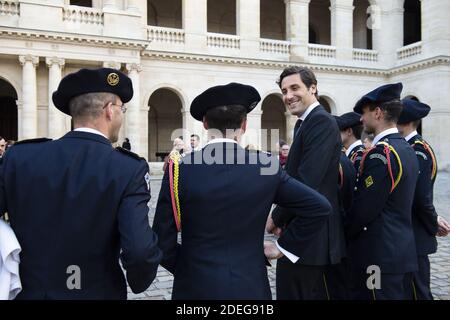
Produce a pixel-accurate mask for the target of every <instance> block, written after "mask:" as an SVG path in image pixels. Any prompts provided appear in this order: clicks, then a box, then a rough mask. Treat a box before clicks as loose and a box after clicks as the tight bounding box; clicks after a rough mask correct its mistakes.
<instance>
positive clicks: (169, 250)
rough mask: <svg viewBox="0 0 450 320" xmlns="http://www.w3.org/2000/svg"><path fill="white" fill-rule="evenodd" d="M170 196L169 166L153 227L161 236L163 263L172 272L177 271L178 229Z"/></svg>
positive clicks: (160, 245)
mask: <svg viewBox="0 0 450 320" xmlns="http://www.w3.org/2000/svg"><path fill="white" fill-rule="evenodd" d="M174 219H175V218H174V216H173V209H172V200H171V197H170V185H169V168H167V169H166V171H165V173H164V177H163V180H162V183H161V191H160V193H159V198H158V203H157V205H156V213H155V219H154V221H153V229H154V230H155V232H156V233H157V234H158V237H159V247H160V248H161V250H162V251H163V258H162V262H161V265H162V266H163V267H164V268H165V269H167V271H169V272H171V273H172V274H173V273H174V272H175V266H176V257H177V250H178V247H179V245H178V242H177V237H178V231H177V226H176V224H175V220H174Z"/></svg>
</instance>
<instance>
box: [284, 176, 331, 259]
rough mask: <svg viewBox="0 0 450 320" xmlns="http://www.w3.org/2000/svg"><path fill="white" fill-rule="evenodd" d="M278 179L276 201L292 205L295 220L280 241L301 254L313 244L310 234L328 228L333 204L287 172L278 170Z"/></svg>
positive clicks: (286, 248) (285, 246) (291, 209)
mask: <svg viewBox="0 0 450 320" xmlns="http://www.w3.org/2000/svg"><path fill="white" fill-rule="evenodd" d="M279 181H280V182H279V186H278V190H277V193H276V198H275V203H276V204H278V205H280V206H283V207H286V208H289V209H290V212H291V213H292V214H293V215H294V219H293V220H292V221H291V222H290V223H289V225H288V227H287V228H286V230H284V232H283V233H282V235H281V237H280V238H279V239H278V244H279V245H280V246H281V247H282V248H283V249H285V250H287V251H289V252H291V253H293V254H295V255H297V256H301V255H302V253H303V252H305V248H306V247H308V246H310V245H311V237H313V236H314V235H315V234H317V232H319V231H320V230H321V229H322V228H324V227H325V225H326V223H327V220H328V215H329V214H330V212H331V205H330V203H329V202H328V200H327V199H326V198H325V197H324V196H322V195H321V194H319V193H318V192H317V191H315V190H313V189H311V188H309V187H308V186H306V185H305V184H303V183H301V182H299V181H297V180H295V179H294V178H292V177H290V176H289V175H288V174H287V173H286V172H285V171H280V172H279Z"/></svg>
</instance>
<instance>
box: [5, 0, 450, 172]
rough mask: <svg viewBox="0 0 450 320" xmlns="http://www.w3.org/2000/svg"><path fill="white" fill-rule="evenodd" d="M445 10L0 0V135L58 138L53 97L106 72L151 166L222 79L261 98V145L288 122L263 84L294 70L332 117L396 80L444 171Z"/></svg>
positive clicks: (383, 2) (346, 2) (60, 128)
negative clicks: (301, 71)
mask: <svg viewBox="0 0 450 320" xmlns="http://www.w3.org/2000/svg"><path fill="white" fill-rule="evenodd" d="M449 12H450V1H449V0H284V1H283V0H149V1H145V0H103V1H102V0H91V1H85V0H79V1H69V0H46V1H45V0H44V1H37V0H0V110H1V113H0V135H2V136H5V137H6V138H7V139H27V138H34V137H42V136H47V137H51V138H58V137H60V136H62V135H63V134H64V133H65V132H67V131H68V130H70V128H71V122H70V118H69V117H66V116H65V115H63V114H62V113H61V112H59V111H58V110H57V109H56V108H54V106H53V105H52V101H51V94H52V92H53V91H54V90H55V89H56V87H57V85H58V83H59V81H60V79H61V77H62V76H64V75H65V74H67V73H70V72H73V71H75V70H77V69H79V68H82V67H87V68H94V67H100V66H110V67H114V68H118V69H122V70H123V71H124V72H126V73H128V74H129V76H130V77H131V79H132V81H133V86H134V89H135V95H134V97H133V99H132V100H131V101H130V102H129V103H128V111H127V113H126V115H125V125H124V127H123V129H122V131H121V139H123V138H124V137H128V138H129V139H130V141H131V144H132V149H133V151H135V152H137V153H139V154H141V155H142V156H144V157H146V158H148V159H149V161H157V160H159V158H158V155H159V154H161V153H164V152H167V151H169V150H170V149H171V144H172V142H171V136H173V135H178V134H179V132H176V133H175V134H174V133H173V130H175V129H177V128H180V129H181V128H182V129H185V132H184V135H187V134H190V133H197V134H200V135H203V134H204V130H203V128H202V124H201V123H199V122H196V121H195V120H194V119H193V118H192V117H191V116H190V114H189V106H190V103H191V101H192V100H193V99H194V97H195V96H196V95H198V94H199V93H200V92H202V91H203V90H205V89H206V88H208V87H210V86H212V85H219V84H226V83H229V82H241V83H246V84H251V85H253V86H255V87H256V88H257V89H258V91H259V92H260V94H261V96H262V101H261V103H260V104H259V105H258V106H257V108H256V110H254V111H253V112H252V113H250V114H249V116H248V123H249V128H250V130H249V132H248V134H246V140H245V143H252V144H255V145H257V146H259V147H261V148H264V149H271V148H272V147H273V143H272V145H271V143H270V141H266V137H265V136H266V135H265V131H264V130H262V131H261V130H260V129H266V130H269V131H270V129H279V130H280V131H279V137H280V138H284V139H287V140H288V141H290V140H291V139H292V131H293V126H294V123H295V120H296V119H294V118H293V117H292V116H290V115H289V113H288V112H286V109H285V107H284V106H283V103H282V101H281V95H280V90H279V88H278V86H277V84H276V82H275V81H276V80H277V77H278V76H279V74H280V72H281V70H282V69H283V68H284V67H286V66H288V65H304V66H308V67H310V68H312V69H313V70H314V71H315V73H316V75H317V78H318V81H319V85H318V89H319V94H320V97H321V102H322V103H323V104H324V105H326V107H327V108H328V109H329V111H330V112H331V113H333V114H342V113H344V112H347V111H350V110H351V109H352V108H353V106H354V104H355V102H356V100H357V99H358V98H359V97H360V96H361V95H362V94H364V93H365V92H367V91H370V90H372V89H373V88H374V87H376V86H378V85H381V84H384V83H393V82H398V81H401V82H403V84H404V90H403V96H404V97H405V96H413V97H416V98H417V99H419V100H420V101H423V102H425V103H428V104H430V105H431V107H432V111H431V114H430V116H429V117H427V118H426V119H425V120H424V122H423V124H422V132H423V134H424V136H425V137H426V138H427V139H428V140H429V141H430V143H431V144H432V145H433V146H434V149H435V151H436V153H437V156H438V161H439V163H440V167H441V168H445V167H447V166H448V165H449V164H450V139H448V136H450V125H449V121H450V19H449V18H448V13H449ZM180 132H181V131H180Z"/></svg>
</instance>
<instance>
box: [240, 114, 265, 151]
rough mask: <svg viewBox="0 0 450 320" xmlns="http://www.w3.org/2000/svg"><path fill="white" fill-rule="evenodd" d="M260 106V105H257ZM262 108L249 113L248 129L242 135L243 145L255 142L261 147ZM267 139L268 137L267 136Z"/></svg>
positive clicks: (254, 143)
mask: <svg viewBox="0 0 450 320" xmlns="http://www.w3.org/2000/svg"><path fill="white" fill-rule="evenodd" d="M257 108H259V107H257ZM261 118H262V111H261V109H255V110H253V111H252V112H250V113H249V114H247V131H246V132H245V134H244V135H243V137H242V141H241V145H242V146H243V147H245V146H246V145H248V144H253V145H255V146H256V147H257V148H261V147H262V146H261ZM266 139H267V137H266Z"/></svg>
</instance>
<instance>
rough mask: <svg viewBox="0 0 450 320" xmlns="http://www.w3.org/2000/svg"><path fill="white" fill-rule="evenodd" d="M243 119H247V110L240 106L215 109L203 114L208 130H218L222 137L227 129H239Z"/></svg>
mask: <svg viewBox="0 0 450 320" xmlns="http://www.w3.org/2000/svg"><path fill="white" fill-rule="evenodd" d="M245 119H247V109H246V108H245V107H244V106H241V105H230V106H221V107H215V108H212V109H209V110H208V111H207V112H206V114H205V121H206V123H207V124H208V129H216V130H219V131H220V132H222V134H223V135H224V136H225V135H226V132H227V129H232V130H236V129H239V128H240V127H241V124H242V122H243V121H244V120H245Z"/></svg>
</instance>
